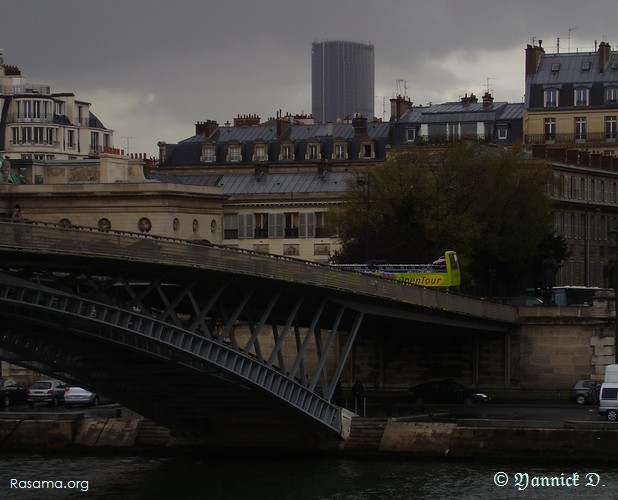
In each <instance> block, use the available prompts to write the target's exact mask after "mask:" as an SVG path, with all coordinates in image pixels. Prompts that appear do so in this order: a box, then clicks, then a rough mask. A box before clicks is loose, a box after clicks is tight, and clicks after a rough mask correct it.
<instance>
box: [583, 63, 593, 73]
mask: <svg viewBox="0 0 618 500" xmlns="http://www.w3.org/2000/svg"><path fill="white" fill-rule="evenodd" d="M590 65H591V63H590V61H584V62H583V63H582V71H590Z"/></svg>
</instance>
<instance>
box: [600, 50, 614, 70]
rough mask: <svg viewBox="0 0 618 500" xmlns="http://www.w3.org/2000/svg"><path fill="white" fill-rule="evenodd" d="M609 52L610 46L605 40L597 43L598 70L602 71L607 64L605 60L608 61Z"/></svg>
mask: <svg viewBox="0 0 618 500" xmlns="http://www.w3.org/2000/svg"><path fill="white" fill-rule="evenodd" d="M610 52H611V47H610V46H609V43H607V42H601V43H599V72H600V73H603V71H605V66H607V62H608V61H609V55H610Z"/></svg>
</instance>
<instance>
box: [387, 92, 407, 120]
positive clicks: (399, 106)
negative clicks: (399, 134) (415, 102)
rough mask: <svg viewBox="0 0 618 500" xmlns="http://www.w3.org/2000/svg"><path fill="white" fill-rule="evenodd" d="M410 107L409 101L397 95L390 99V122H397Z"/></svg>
mask: <svg viewBox="0 0 618 500" xmlns="http://www.w3.org/2000/svg"><path fill="white" fill-rule="evenodd" d="M411 107H412V103H411V102H410V99H406V98H405V97H402V96H400V95H398V96H397V97H395V98H393V99H391V121H393V120H398V119H399V118H401V117H402V116H403V115H404V113H405V112H406V111H407V110H408V109H410V108H411Z"/></svg>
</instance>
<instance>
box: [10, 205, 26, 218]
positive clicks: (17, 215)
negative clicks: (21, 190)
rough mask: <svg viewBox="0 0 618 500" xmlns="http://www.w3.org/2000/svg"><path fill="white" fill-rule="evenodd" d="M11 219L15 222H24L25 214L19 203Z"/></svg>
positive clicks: (14, 208)
mask: <svg viewBox="0 0 618 500" xmlns="http://www.w3.org/2000/svg"><path fill="white" fill-rule="evenodd" d="M11 219H13V222H22V221H23V220H24V214H23V213H22V211H21V207H20V206H19V203H15V206H14V207H13V212H12V214H11Z"/></svg>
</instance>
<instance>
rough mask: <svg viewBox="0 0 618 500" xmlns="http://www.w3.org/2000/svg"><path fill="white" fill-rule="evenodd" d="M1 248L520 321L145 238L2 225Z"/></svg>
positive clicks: (474, 305)
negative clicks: (151, 265)
mask: <svg viewBox="0 0 618 500" xmlns="http://www.w3.org/2000/svg"><path fill="white" fill-rule="evenodd" d="M1 247H5V248H10V249H19V250H23V251H27V250H32V251H36V252H37V253H41V252H42V253H56V254H70V255H91V256H98V257H105V258H110V259H118V260H128V261H131V260H133V261H143V262H155V263H164V264H173V265H177V266H182V267H189V268H201V269H209V270H216V271H222V272H226V273H234V274H239V275H246V276H250V277H259V278H265V279H269V280H277V281H282V282H289V283H296V284H302V285H312V286H315V287H320V288H326V289H331V290H338V291H343V292H349V293H354V294H362V295H365V296H368V297H375V298H379V299H384V300H385V301H400V302H403V303H407V304H410V305H418V306H422V307H424V308H425V309H427V308H433V309H437V310H440V311H441V312H443V313H444V312H452V313H455V314H459V315H466V316H475V317H480V318H488V319H492V320H496V321H498V322H503V323H511V324H512V323H517V322H518V315H517V310H516V308H514V307H511V306H505V305H502V304H496V303H492V302H487V301H481V300H479V299H476V298H472V297H465V296H462V295H457V294H455V293H447V292H444V291H440V290H435V289H428V288H423V287H420V286H416V285H408V284H402V283H398V282H394V281H392V280H388V279H383V278H380V277H376V276H368V275H365V274H361V273H356V272H351V271H342V270H340V269H337V268H336V267H331V266H328V265H323V264H319V263H316V262H311V261H304V260H300V259H294V258H290V257H283V256H276V255H271V254H264V253H259V252H252V251H250V250H241V249H236V248H231V247H225V246H219V245H213V244H204V243H199V242H191V241H189V240H181V239H175V238H167V237H156V236H148V235H144V234H141V233H130V232H121V231H100V230H98V229H96V228H88V227H79V226H70V227H65V226H61V225H58V224H52V223H41V222H30V223H14V222H8V221H3V222H0V248H1Z"/></svg>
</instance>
